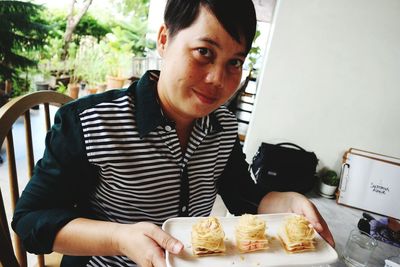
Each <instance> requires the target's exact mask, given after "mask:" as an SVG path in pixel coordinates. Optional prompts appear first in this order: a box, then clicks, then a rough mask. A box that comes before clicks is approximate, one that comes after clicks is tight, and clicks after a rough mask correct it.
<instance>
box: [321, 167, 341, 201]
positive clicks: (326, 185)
mask: <svg viewBox="0 0 400 267" xmlns="http://www.w3.org/2000/svg"><path fill="white" fill-rule="evenodd" d="M319 179H320V181H319V191H318V193H319V194H320V195H321V196H323V197H326V198H334V197H335V192H336V189H337V187H338V185H339V181H340V178H339V176H338V175H337V173H336V172H335V171H334V170H331V169H327V168H325V169H322V170H321V171H320V173H319Z"/></svg>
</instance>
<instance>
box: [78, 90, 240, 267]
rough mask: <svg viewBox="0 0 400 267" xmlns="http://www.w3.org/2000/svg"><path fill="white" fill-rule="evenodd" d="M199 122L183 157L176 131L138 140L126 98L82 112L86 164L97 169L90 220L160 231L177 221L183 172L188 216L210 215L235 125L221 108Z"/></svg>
mask: <svg viewBox="0 0 400 267" xmlns="http://www.w3.org/2000/svg"><path fill="white" fill-rule="evenodd" d="M214 115H215V117H216V119H217V120H218V121H219V123H220V124H221V126H222V128H223V130H222V131H217V130H216V129H214V128H213V125H212V123H211V119H210V117H204V118H201V119H198V120H197V121H196V123H195V126H194V128H193V131H192V134H191V136H190V140H189V144H188V147H187V149H186V153H185V155H182V154H181V149H180V143H179V140H178V136H177V134H176V131H175V129H172V130H170V131H167V130H168V129H167V130H166V129H164V127H163V126H161V125H160V126H158V127H157V128H156V129H154V130H153V131H152V132H150V133H149V134H148V135H146V136H145V137H143V138H140V136H139V132H138V128H137V123H136V117H135V107H134V101H133V99H132V97H131V96H130V95H124V96H122V97H120V98H117V99H114V100H110V101H108V102H103V103H101V104H98V105H95V106H92V107H90V108H88V109H86V110H84V111H82V112H81V113H80V121H81V125H82V130H83V136H84V143H85V146H86V152H87V157H88V159H89V162H91V163H92V164H94V165H96V166H98V167H99V176H100V177H99V183H98V185H97V187H96V189H95V191H94V192H93V194H92V195H91V199H90V201H91V204H92V209H93V213H94V216H96V217H97V218H98V219H101V220H107V221H113V222H119V223H136V222H140V221H148V222H152V223H154V224H156V225H159V226H161V225H162V223H163V222H164V221H165V220H167V219H169V218H172V217H177V216H179V207H180V205H179V204H180V203H179V201H180V194H181V188H180V187H181V181H180V175H181V173H182V169H183V168H184V167H185V166H186V167H187V174H188V177H189V180H188V184H189V189H188V190H189V205H188V214H189V216H208V215H209V214H210V212H211V209H212V207H213V204H214V200H215V197H216V194H217V187H216V185H217V180H218V177H219V176H220V175H221V174H222V172H223V170H224V167H225V165H226V163H227V160H228V158H229V155H230V153H231V151H232V148H233V145H234V142H235V139H236V135H237V122H236V119H235V118H234V116H233V115H232V114H231V113H229V112H228V111H227V109H226V108H224V107H221V108H219V109H218V110H216V111H215V112H214ZM88 266H136V265H135V264H134V263H133V262H132V261H130V260H129V259H128V258H127V257H123V256H116V257H99V256H96V257H92V259H91V261H90V262H89V263H88Z"/></svg>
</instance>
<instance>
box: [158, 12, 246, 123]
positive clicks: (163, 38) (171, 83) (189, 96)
mask: <svg viewBox="0 0 400 267" xmlns="http://www.w3.org/2000/svg"><path fill="white" fill-rule="evenodd" d="M157 49H158V52H159V53H160V55H161V57H162V59H163V61H162V68H161V74H160V79H159V82H158V95H159V98H160V100H161V106H162V108H163V109H164V112H166V113H167V115H168V116H169V117H170V118H171V119H174V120H176V121H179V120H189V121H190V120H193V119H195V118H199V117H203V116H205V115H207V114H209V113H211V112H212V111H214V110H215V109H217V108H218V107H219V106H220V105H222V104H223V103H225V102H226V101H227V100H228V99H229V98H230V97H231V96H232V94H233V93H234V92H235V90H236V89H237V87H238V85H239V83H240V79H241V76H242V64H243V61H244V60H245V44H244V43H243V44H239V43H237V42H236V41H235V40H234V39H233V38H232V37H231V36H230V35H229V34H228V33H227V32H226V31H225V30H224V28H223V27H222V25H221V24H220V23H219V22H218V20H217V19H216V18H215V17H214V16H213V15H212V14H211V13H209V11H208V10H207V9H205V8H203V7H202V8H201V9H200V13H199V16H198V18H197V19H196V20H195V21H194V22H193V24H192V25H191V26H190V27H188V28H186V29H183V30H181V31H180V32H178V33H177V34H176V35H175V36H174V38H172V39H171V38H170V37H169V35H168V29H167V28H165V27H163V28H162V29H161V30H160V32H159V37H158V48H157Z"/></svg>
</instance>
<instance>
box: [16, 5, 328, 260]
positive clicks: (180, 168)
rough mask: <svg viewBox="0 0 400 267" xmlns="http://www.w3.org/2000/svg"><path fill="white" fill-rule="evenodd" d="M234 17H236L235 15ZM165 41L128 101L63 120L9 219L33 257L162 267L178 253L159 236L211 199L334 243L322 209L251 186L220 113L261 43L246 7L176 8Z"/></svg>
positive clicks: (124, 97)
mask: <svg viewBox="0 0 400 267" xmlns="http://www.w3.org/2000/svg"><path fill="white" fill-rule="evenodd" d="M228 7H229V8H228ZM164 21H165V23H164V24H163V25H162V26H161V28H160V30H159V33H158V42H157V50H158V52H159V54H160V56H161V57H162V59H163V63H162V67H161V71H160V72H156V71H150V72H147V73H146V74H145V75H144V76H143V77H142V78H141V79H140V80H139V81H138V82H137V83H134V84H133V85H131V86H130V87H129V88H128V89H126V90H114V91H109V92H106V93H104V94H100V95H93V96H89V97H87V98H83V99H80V100H78V101H75V102H72V103H70V104H68V105H65V106H64V107H62V108H60V110H59V111H58V113H57V115H56V118H55V124H54V126H53V128H52V131H51V132H49V134H48V136H47V138H46V151H45V154H44V157H43V159H42V160H41V161H39V162H38V164H37V165H36V168H35V174H34V175H33V177H32V179H31V181H30V183H29V184H28V186H27V188H26V189H25V190H24V193H23V194H22V196H21V198H20V201H19V202H18V206H17V209H16V212H15V215H14V220H13V228H14V229H15V231H16V232H17V233H18V234H19V235H20V237H21V238H22V240H23V242H24V245H25V246H26V247H27V249H28V250H29V251H33V252H36V253H43V252H45V253H46V252H50V251H52V250H54V251H58V252H61V253H63V254H66V255H75V256H79V255H81V256H87V255H91V256H87V257H83V258H77V257H73V256H72V257H71V256H67V257H64V259H63V266H75V267H76V266H135V265H134V263H133V262H135V263H136V264H137V265H139V266H155V267H159V266H160V267H162V266H165V259H164V250H167V251H169V252H171V253H175V254H178V253H180V252H181V250H182V248H183V244H182V243H181V242H180V241H179V240H176V239H175V238H173V237H172V236H170V235H168V234H167V233H165V232H163V231H162V230H161V229H160V225H161V224H162V223H163V222H164V221H165V220H166V219H168V218H171V217H177V216H208V215H209V214H210V212H211V208H212V206H213V203H214V200H215V197H216V194H217V193H218V194H220V195H221V197H222V198H223V200H224V202H225V204H226V205H227V207H228V209H229V210H230V212H232V213H234V214H237V215H238V214H242V213H245V212H247V213H256V212H257V209H258V212H286V211H293V212H297V213H302V214H304V215H306V216H307V217H308V219H309V220H310V221H311V222H312V223H313V224H314V226H315V228H316V229H317V230H318V231H320V232H321V234H322V235H323V236H324V237H325V238H326V239H327V240H328V241H330V242H331V243H333V240H332V236H331V235H330V232H329V229H328V227H327V225H326V223H325V222H324V221H323V219H322V218H321V216H320V215H319V213H318V212H317V211H316V209H315V207H314V206H313V205H312V203H311V202H309V201H308V200H307V199H306V198H305V197H303V196H302V195H299V194H296V193H290V192H289V193H277V192H271V193H269V194H267V195H266V196H263V193H262V192H260V191H259V189H258V188H257V187H256V186H255V185H254V183H253V181H252V180H251V178H250V176H249V173H248V172H247V164H246V162H245V159H244V155H243V153H242V152H241V147H240V144H239V142H238V139H237V122H236V119H235V117H234V116H233V114H232V113H230V112H229V111H228V110H227V109H226V108H225V107H223V106H221V105H222V104H224V103H225V102H226V101H227V100H228V99H229V98H230V97H231V96H232V94H233V93H234V92H235V90H236V88H237V87H238V85H239V82H240V79H241V74H242V65H243V62H244V60H245V57H246V55H247V53H248V51H249V49H250V47H251V44H252V40H253V38H254V33H255V28H256V19H255V11H254V7H253V4H252V1H251V0H240V1H232V0H208V1H205V0H191V1H188V0H169V1H168V2H167V5H166V9H165V15H164Z"/></svg>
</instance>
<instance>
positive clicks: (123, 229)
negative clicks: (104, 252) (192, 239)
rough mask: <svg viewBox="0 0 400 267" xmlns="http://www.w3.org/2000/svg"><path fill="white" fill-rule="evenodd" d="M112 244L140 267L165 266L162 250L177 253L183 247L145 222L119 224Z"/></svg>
mask: <svg viewBox="0 0 400 267" xmlns="http://www.w3.org/2000/svg"><path fill="white" fill-rule="evenodd" d="M113 246H114V247H115V248H116V250H117V251H119V252H120V254H121V255H125V256H127V257H129V258H130V259H131V260H133V261H134V262H136V264H138V265H139V266H141V267H165V266H166V263H165V255H164V250H167V251H169V252H170V253H173V254H178V253H179V252H181V251H182V249H183V244H182V243H181V242H180V241H178V240H177V239H175V238H173V237H172V236H171V235H169V234H167V233H166V232H164V231H163V230H162V229H160V228H159V227H158V226H156V225H154V224H152V223H147V222H140V223H136V224H121V225H119V226H118V227H117V229H116V230H115V234H114V239H113Z"/></svg>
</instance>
